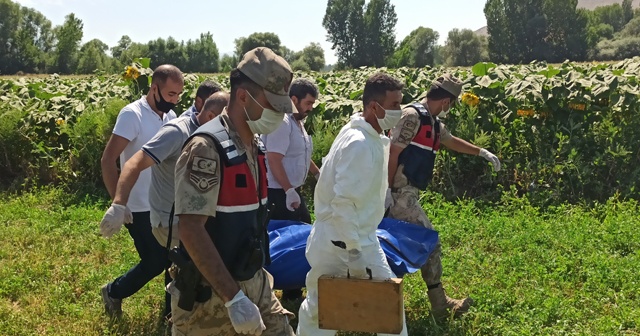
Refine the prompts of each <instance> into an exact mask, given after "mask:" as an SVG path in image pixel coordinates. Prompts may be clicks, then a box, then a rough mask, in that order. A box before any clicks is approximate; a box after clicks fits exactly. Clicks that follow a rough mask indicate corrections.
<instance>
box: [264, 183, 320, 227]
mask: <svg viewBox="0 0 640 336" xmlns="http://www.w3.org/2000/svg"><path fill="white" fill-rule="evenodd" d="M296 191H297V192H298V195H300V206H299V207H298V208H297V209H295V211H289V209H287V195H286V194H285V192H284V190H283V189H271V188H269V189H268V190H267V192H268V196H269V206H270V210H271V212H270V213H269V217H270V218H271V219H276V220H292V221H300V222H305V223H309V224H311V214H309V209H307V203H306V202H305V201H304V198H303V197H302V194H301V193H300V188H296Z"/></svg>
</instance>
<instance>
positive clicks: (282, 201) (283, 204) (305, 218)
mask: <svg viewBox="0 0 640 336" xmlns="http://www.w3.org/2000/svg"><path fill="white" fill-rule="evenodd" d="M296 191H297V192H298V195H300V206H299V207H298V208H297V209H295V211H289V209H287V195H286V194H285V191H284V190H283V189H271V188H269V190H268V196H269V206H270V210H271V212H270V213H269V215H270V216H269V217H270V218H271V219H276V220H292V221H299V222H304V223H309V224H311V214H310V213H309V209H307V204H306V202H305V201H304V198H303V197H302V194H301V193H300V188H296ZM301 297H302V289H301V288H296V289H287V290H283V291H282V299H283V300H297V299H298V298H301Z"/></svg>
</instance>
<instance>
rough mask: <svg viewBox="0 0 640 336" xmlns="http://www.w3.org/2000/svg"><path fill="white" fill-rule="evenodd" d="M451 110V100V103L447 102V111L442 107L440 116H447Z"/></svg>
mask: <svg viewBox="0 0 640 336" xmlns="http://www.w3.org/2000/svg"><path fill="white" fill-rule="evenodd" d="M449 111H451V102H449V104H447V110H446V111H445V110H444V109H442V111H441V112H440V114H438V118H444V117H446V116H447V114H449Z"/></svg>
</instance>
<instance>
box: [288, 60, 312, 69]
mask: <svg viewBox="0 0 640 336" xmlns="http://www.w3.org/2000/svg"><path fill="white" fill-rule="evenodd" d="M291 69H292V70H293V71H309V70H311V68H310V67H309V64H307V62H305V61H304V58H302V57H300V58H298V59H297V60H295V61H293V63H291Z"/></svg>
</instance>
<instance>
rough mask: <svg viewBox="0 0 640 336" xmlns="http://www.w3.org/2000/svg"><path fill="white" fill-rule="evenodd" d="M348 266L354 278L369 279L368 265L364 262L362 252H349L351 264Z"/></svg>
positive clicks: (354, 250)
mask: <svg viewBox="0 0 640 336" xmlns="http://www.w3.org/2000/svg"><path fill="white" fill-rule="evenodd" d="M347 266H348V267H349V275H350V276H351V277H352V278H356V279H368V278H369V275H368V274H367V265H366V264H365V262H364V258H363V257H362V252H361V251H360V250H356V249H353V250H349V262H348V263H347Z"/></svg>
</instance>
